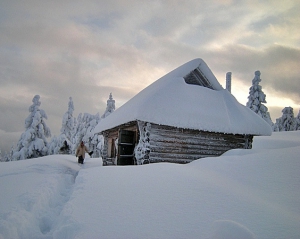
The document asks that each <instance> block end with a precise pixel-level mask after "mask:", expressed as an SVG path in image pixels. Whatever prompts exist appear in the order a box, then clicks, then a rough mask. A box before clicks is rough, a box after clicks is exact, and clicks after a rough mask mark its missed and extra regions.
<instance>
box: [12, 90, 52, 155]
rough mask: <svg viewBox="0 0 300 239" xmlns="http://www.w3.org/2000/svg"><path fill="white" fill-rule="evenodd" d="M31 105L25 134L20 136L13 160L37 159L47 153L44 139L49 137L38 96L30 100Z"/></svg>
mask: <svg viewBox="0 0 300 239" xmlns="http://www.w3.org/2000/svg"><path fill="white" fill-rule="evenodd" d="M32 102H33V104H32V105H31V106H30V107H29V112H30V115H29V116H28V117H27V118H26V120H25V132H24V133H23V134H22V135H21V137H20V139H19V141H18V143H17V146H16V148H15V150H14V152H13V156H12V158H13V160H21V159H28V158H37V157H41V156H45V155H47V153H48V143H47V140H46V138H48V137H51V132H50V129H49V128H48V127H47V125H46V122H45V119H47V115H46V113H45V111H44V110H42V109H40V105H41V102H40V96H39V95H36V96H34V97H33V99H32Z"/></svg>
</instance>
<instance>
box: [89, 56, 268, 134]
mask: <svg viewBox="0 0 300 239" xmlns="http://www.w3.org/2000/svg"><path fill="white" fill-rule="evenodd" d="M135 120H141V121H146V122H150V123H155V124H161V125H169V126H174V127H178V128H188V129H196V130H203V131H209V132H221V133H233V134H251V135H271V133H272V130H271V127H270V126H269V125H268V124H267V123H266V122H265V121H264V120H263V119H262V118H261V117H259V116H258V115H257V114H255V113H254V112H253V111H251V110H250V109H249V108H247V107H246V106H243V105H241V104H240V103H239V102H238V101H237V100H236V99H235V97H234V96H232V95H231V93H230V92H228V91H227V90H225V89H224V88H223V87H222V86H221V85H220V84H219V82H218V80H217V79H216V77H215V76H214V75H213V73H212V72H211V70H210V69H209V68H208V66H207V65H206V63H205V62H204V61H203V60H202V59H194V60H192V61H190V62H187V63H186V64H184V65H182V66H180V67H178V68H177V69H175V70H173V71H171V72H170V73H168V74H166V75H165V76H163V77H162V78H160V79H158V80H157V81H155V82H154V83H152V84H151V85H149V86H148V87H147V88H145V89H144V90H142V91H141V92H139V93H138V94H137V95H135V96H134V97H133V98H132V99H130V100H129V101H128V102H127V103H125V104H124V105H122V106H121V107H120V108H118V109H117V110H116V111H114V112H113V113H112V114H110V115H109V116H108V117H106V118H104V119H102V120H101V121H100V122H99V124H98V125H97V126H96V128H95V130H94V133H99V132H102V131H104V130H107V129H111V128H114V127H116V126H118V125H122V124H125V123H128V122H131V121H135Z"/></svg>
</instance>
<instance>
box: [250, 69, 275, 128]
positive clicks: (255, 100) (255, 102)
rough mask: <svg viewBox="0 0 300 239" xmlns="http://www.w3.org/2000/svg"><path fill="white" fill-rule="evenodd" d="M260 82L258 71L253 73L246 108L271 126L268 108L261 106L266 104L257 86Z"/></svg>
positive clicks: (260, 88) (262, 93)
mask: <svg viewBox="0 0 300 239" xmlns="http://www.w3.org/2000/svg"><path fill="white" fill-rule="evenodd" d="M259 82H261V78H260V71H255V77H254V78H253V80H252V86H251V87H250V89H249V96H248V102H247V107H249V108H250V109H251V110H253V111H254V112H255V113H256V114H258V115H259V116H261V117H262V118H263V119H264V120H265V121H266V122H267V123H268V124H269V125H271V126H272V125H273V122H272V120H271V116H270V113H269V112H268V108H267V107H266V106H265V105H264V104H263V103H267V102H266V95H265V94H264V92H263V91H262V87H261V86H260V85H259Z"/></svg>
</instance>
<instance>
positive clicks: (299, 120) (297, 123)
mask: <svg viewBox="0 0 300 239" xmlns="http://www.w3.org/2000/svg"><path fill="white" fill-rule="evenodd" d="M295 130H300V110H299V113H298V115H297V117H296V118H295Z"/></svg>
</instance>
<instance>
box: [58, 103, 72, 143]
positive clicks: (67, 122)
mask: <svg viewBox="0 0 300 239" xmlns="http://www.w3.org/2000/svg"><path fill="white" fill-rule="evenodd" d="M73 112H74V103H73V100H72V97H70V98H69V104H68V111H67V112H66V113H65V114H64V116H63V121H62V127H61V130H60V132H61V134H64V135H65V136H66V138H67V140H68V141H71V139H72V136H73V133H74V117H73Z"/></svg>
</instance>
